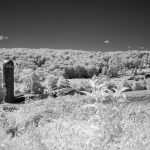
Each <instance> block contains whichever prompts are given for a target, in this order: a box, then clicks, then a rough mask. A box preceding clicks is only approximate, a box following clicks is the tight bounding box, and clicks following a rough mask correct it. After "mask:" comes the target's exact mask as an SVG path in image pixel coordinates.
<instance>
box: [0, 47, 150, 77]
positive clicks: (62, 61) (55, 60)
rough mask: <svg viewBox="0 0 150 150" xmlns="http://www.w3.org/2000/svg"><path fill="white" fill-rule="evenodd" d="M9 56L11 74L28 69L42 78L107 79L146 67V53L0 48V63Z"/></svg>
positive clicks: (148, 55)
mask: <svg viewBox="0 0 150 150" xmlns="http://www.w3.org/2000/svg"><path fill="white" fill-rule="evenodd" d="M7 56H9V57H11V58H12V60H13V61H14V62H15V74H16V76H17V77H19V74H20V72H21V71H22V70H23V69H24V68H27V69H29V68H30V69H32V70H33V71H36V72H39V73H41V74H43V76H44V77H46V76H47V75H49V74H54V75H56V76H62V75H63V76H65V77H66V78H90V77H92V76H93V75H95V74H96V75H97V74H99V73H102V74H107V75H109V76H110V77H111V76H116V75H117V74H118V72H119V71H122V70H123V69H125V70H130V69H131V68H144V67H148V66H149V65H150V52H149V51H138V50H134V51H131V50H130V51H126V52H122V51H117V52H105V53H102V52H92V51H90V52H89V51H75V50H51V49H25V48H20V49H0V60H1V63H2V60H3V59H4V58H5V57H7Z"/></svg>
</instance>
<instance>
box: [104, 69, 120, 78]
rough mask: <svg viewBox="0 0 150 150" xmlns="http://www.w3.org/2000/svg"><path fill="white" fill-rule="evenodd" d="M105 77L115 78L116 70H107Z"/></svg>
mask: <svg viewBox="0 0 150 150" xmlns="http://www.w3.org/2000/svg"><path fill="white" fill-rule="evenodd" d="M107 75H108V76H109V77H110V78H111V77H117V76H118V70H117V69H116V68H109V69H108V70H107Z"/></svg>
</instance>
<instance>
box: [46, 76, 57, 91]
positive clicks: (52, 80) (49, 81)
mask: <svg viewBox="0 0 150 150" xmlns="http://www.w3.org/2000/svg"><path fill="white" fill-rule="evenodd" d="M57 81H58V77H56V76H55V75H52V74H50V75H48V76H47V77H46V79H45V81H44V86H45V87H46V88H47V89H48V90H53V89H55V88H56V87H57Z"/></svg>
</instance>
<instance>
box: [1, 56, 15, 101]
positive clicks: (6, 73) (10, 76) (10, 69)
mask: <svg viewBox="0 0 150 150" xmlns="http://www.w3.org/2000/svg"><path fill="white" fill-rule="evenodd" d="M3 88H4V89H5V94H4V101H5V102H7V103H12V102H13V101H14V63H13V61H12V60H10V59H5V60H4V63H3Z"/></svg>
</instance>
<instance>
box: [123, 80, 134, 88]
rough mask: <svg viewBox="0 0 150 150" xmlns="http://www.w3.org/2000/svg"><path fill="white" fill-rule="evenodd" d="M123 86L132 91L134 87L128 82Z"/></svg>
mask: <svg viewBox="0 0 150 150" xmlns="http://www.w3.org/2000/svg"><path fill="white" fill-rule="evenodd" d="M122 86H123V87H127V88H129V89H132V85H131V84H130V83H129V82H128V81H127V80H124V81H123V83H122Z"/></svg>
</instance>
